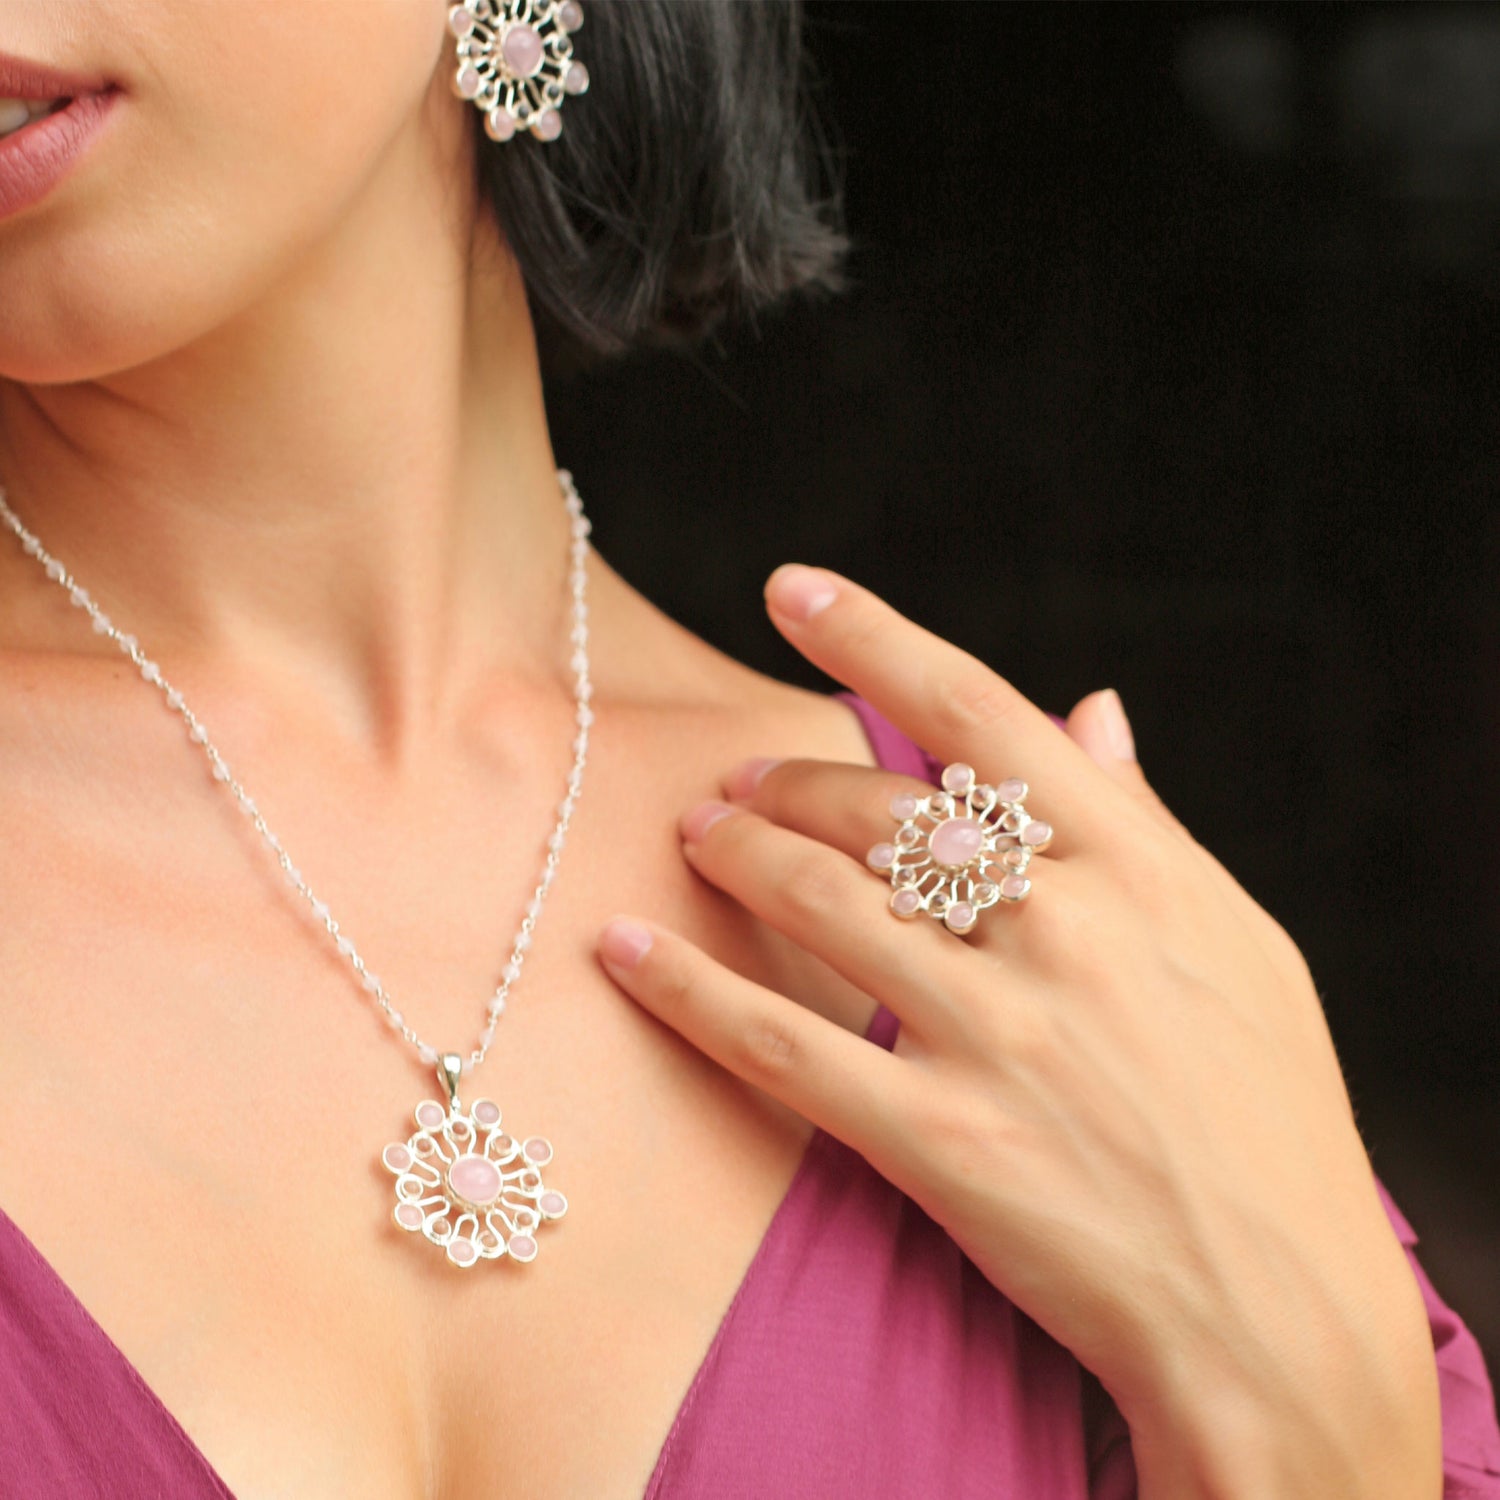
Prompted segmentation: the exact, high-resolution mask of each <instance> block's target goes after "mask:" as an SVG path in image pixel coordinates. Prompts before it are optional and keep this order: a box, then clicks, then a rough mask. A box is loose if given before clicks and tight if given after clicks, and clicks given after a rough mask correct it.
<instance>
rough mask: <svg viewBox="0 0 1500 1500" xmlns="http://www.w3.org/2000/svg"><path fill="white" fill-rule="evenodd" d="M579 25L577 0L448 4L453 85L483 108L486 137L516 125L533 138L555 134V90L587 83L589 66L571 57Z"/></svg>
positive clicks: (496, 137) (559, 93)
mask: <svg viewBox="0 0 1500 1500" xmlns="http://www.w3.org/2000/svg"><path fill="white" fill-rule="evenodd" d="M582 25H583V6H582V5H580V4H579V3H578V0H463V3H462V4H461V5H455V6H454V7H453V8H452V9H451V10H450V11H449V12H448V30H449V31H451V32H452V33H453V35H454V36H455V37H456V38H457V39H458V40H457V58H458V67H457V70H456V71H455V73H454V75H453V92H454V93H455V94H457V95H458V97H459V98H460V99H467V100H469V101H470V102H471V103H472V104H473V106H474V108H475V109H477V110H478V111H479V112H480V114H482V115H483V116H484V130H485V134H486V135H488V136H489V138H490V139H491V140H492V141H508V140H509V139H510V138H511V137H512V136H513V135H514V134H515V133H516V131H517V130H529V131H530V132H531V133H532V135H534V136H535V137H536V138H537V139H538V140H539V141H555V140H556V139H557V138H558V136H559V135H561V134H562V116H561V115H560V114H558V110H559V109H560V108H561V107H562V102H563V98H564V97H565V96H566V95H568V94H581V93H583V92H584V91H585V90H586V89H587V88H588V86H589V70H588V69H587V68H586V67H584V65H583V64H582V63H581V62H577V61H575V60H574V57H573V33H574V32H575V31H577V30H578V28H579V27H580V26H582Z"/></svg>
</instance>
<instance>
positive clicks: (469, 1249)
mask: <svg viewBox="0 0 1500 1500" xmlns="http://www.w3.org/2000/svg"><path fill="white" fill-rule="evenodd" d="M448 1259H449V1260H451V1261H454V1262H455V1263H456V1264H458V1265H460V1266H472V1265H473V1264H474V1262H475V1261H476V1260H478V1259H479V1247H478V1246H477V1245H476V1244H475V1243H474V1241H473V1240H471V1239H468V1238H467V1237H466V1236H464V1235H459V1236H457V1237H456V1238H454V1239H451V1240H449V1241H448Z"/></svg>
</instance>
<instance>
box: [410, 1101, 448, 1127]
mask: <svg viewBox="0 0 1500 1500" xmlns="http://www.w3.org/2000/svg"><path fill="white" fill-rule="evenodd" d="M447 1118H448V1111H447V1110H445V1109H444V1108H443V1106H442V1105H441V1104H439V1103H437V1102H436V1100H433V1099H424V1100H423V1101H422V1102H421V1103H420V1104H419V1105H418V1106H417V1124H418V1125H420V1126H421V1127H422V1128H423V1130H436V1129H437V1128H438V1126H439V1125H441V1124H442V1123H443V1121H444V1120H446V1119H447Z"/></svg>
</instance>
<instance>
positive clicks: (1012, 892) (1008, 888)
mask: <svg viewBox="0 0 1500 1500" xmlns="http://www.w3.org/2000/svg"><path fill="white" fill-rule="evenodd" d="M1030 889H1031V882H1030V881H1029V880H1028V879H1027V878H1026V877H1025V876H1024V875H1007V876H1006V877H1005V879H1004V880H1002V881H1001V882H1000V894H1001V895H1002V896H1004V897H1005V899H1006V900H1007V901H1019V900H1020V899H1021V898H1022V897H1023V896H1024V895H1025V894H1026V892H1027V891H1029V890H1030Z"/></svg>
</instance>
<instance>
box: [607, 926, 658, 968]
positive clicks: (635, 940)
mask: <svg viewBox="0 0 1500 1500" xmlns="http://www.w3.org/2000/svg"><path fill="white" fill-rule="evenodd" d="M650 948H651V934H650V932H649V931H647V929H646V928H644V927H642V926H641V924H640V923H639V922H632V921H630V919H629V918H627V917H615V918H614V919H613V920H612V921H610V922H606V923H605V925H604V927H603V929H602V930H601V931H600V933H599V956H600V957H601V958H604V959H607V960H608V961H609V962H610V963H612V964H614V965H616V966H617V967H619V968H621V969H633V968H634V967H635V966H636V965H637V964H638V963H640V961H641V960H642V959H643V958H644V957H645V956H646V954H647V953H648V952H649V951H650Z"/></svg>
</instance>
